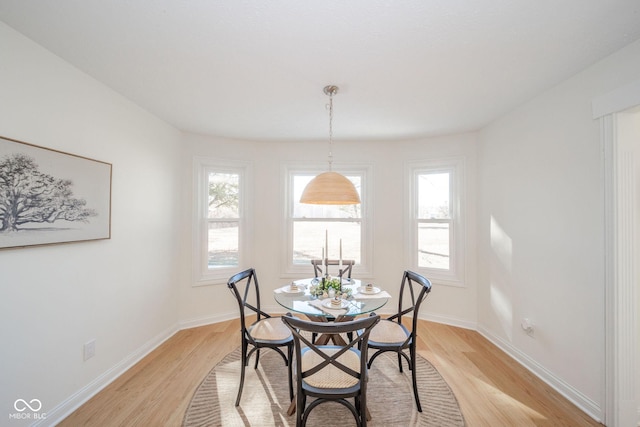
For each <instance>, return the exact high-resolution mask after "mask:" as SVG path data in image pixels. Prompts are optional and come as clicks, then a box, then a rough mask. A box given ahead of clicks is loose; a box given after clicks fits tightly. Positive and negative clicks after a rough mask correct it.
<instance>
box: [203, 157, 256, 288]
mask: <svg viewBox="0 0 640 427" xmlns="http://www.w3.org/2000/svg"><path fill="white" fill-rule="evenodd" d="M252 169H253V168H252V164H251V163H247V162H238V161H229V160H222V159H218V158H210V157H195V158H194V167H193V170H194V185H193V188H194V197H193V199H194V200H193V203H194V209H193V212H194V218H193V239H192V240H193V267H192V270H193V271H192V274H193V281H192V282H193V286H207V285H213V284H222V283H226V281H227V279H228V278H229V277H230V276H231V275H233V274H235V273H237V272H238V271H240V270H243V269H245V268H246V266H247V265H250V263H251V252H250V247H251V245H249V244H248V242H247V238H248V236H250V235H251V230H249V227H250V224H251V222H250V221H249V218H248V215H249V213H250V212H251V207H250V203H251V202H250V201H251V192H250V183H251V182H252V179H251V177H252ZM210 172H220V173H232V174H238V198H239V200H238V215H239V218H238V220H237V221H238V265H237V266H232V267H223V268H217V269H214V270H211V269H209V267H208V233H209V218H208V205H209V203H208V198H209V173H210Z"/></svg>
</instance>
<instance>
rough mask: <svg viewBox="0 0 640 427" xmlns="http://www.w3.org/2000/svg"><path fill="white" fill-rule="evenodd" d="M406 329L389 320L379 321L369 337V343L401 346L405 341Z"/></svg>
mask: <svg viewBox="0 0 640 427" xmlns="http://www.w3.org/2000/svg"><path fill="white" fill-rule="evenodd" d="M408 336H409V335H408V334H407V331H406V329H404V328H403V327H402V326H400V325H399V324H398V322H394V321H391V320H381V321H380V323H378V324H377V325H376V326H375V328H373V330H372V331H371V334H370V335H369V341H372V342H379V343H385V344H402V343H403V342H405V341H406V340H407V337H408Z"/></svg>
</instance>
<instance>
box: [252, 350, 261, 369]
mask: <svg viewBox="0 0 640 427" xmlns="http://www.w3.org/2000/svg"><path fill="white" fill-rule="evenodd" d="M259 361H260V349H257V350H256V364H255V365H254V366H253V369H258V362H259Z"/></svg>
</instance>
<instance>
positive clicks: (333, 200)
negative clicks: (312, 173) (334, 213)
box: [300, 171, 360, 205]
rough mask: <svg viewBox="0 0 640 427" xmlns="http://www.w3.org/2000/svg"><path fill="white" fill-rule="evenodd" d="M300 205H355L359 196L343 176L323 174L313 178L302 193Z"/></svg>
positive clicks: (329, 173) (335, 173)
mask: <svg viewBox="0 0 640 427" xmlns="http://www.w3.org/2000/svg"><path fill="white" fill-rule="evenodd" d="M300 203H309V204H314V205H357V204H358V203H360V196H359V195H358V192H357V191H356V188H355V187H354V186H353V183H352V182H351V181H349V179H348V178H346V177H345V176H344V175H340V174H339V173H337V172H332V171H330V172H323V173H321V174H320V175H318V176H316V177H315V178H313V179H312V180H311V181H310V182H309V184H307V186H306V188H305V189H304V191H303V192H302V196H301V197H300Z"/></svg>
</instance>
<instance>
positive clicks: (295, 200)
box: [291, 174, 362, 264]
mask: <svg viewBox="0 0 640 427" xmlns="http://www.w3.org/2000/svg"><path fill="white" fill-rule="evenodd" d="M345 176H346V177H347V178H349V180H351V182H353V184H354V186H355V187H356V190H358V192H359V193H361V183H362V177H361V176H360V175H345ZM313 177H314V175H310V174H296V175H294V176H293V191H292V194H291V197H292V214H291V219H292V222H293V224H292V228H293V233H292V234H293V260H292V262H293V264H309V262H310V260H311V259H321V258H322V250H323V248H324V247H325V237H326V236H327V235H328V236H329V245H328V246H329V253H328V255H326V254H325V256H327V257H328V258H330V259H338V258H339V257H340V240H342V258H343V259H353V260H355V261H356V263H357V264H358V263H360V261H361V243H362V240H361V239H362V214H361V212H362V211H361V209H362V208H361V205H307V204H302V203H299V200H300V196H301V195H302V192H303V190H304V188H305V187H306V186H307V184H308V183H309V181H311V179H313ZM360 196H361V197H362V194H360Z"/></svg>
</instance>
